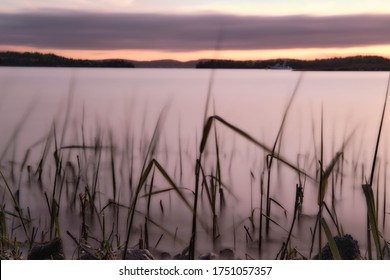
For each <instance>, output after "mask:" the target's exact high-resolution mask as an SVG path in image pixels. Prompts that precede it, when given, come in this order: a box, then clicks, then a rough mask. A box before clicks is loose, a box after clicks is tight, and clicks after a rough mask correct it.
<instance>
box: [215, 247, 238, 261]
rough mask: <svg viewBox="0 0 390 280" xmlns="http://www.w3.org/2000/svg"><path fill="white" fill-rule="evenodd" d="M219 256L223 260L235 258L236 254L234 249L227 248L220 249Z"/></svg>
mask: <svg viewBox="0 0 390 280" xmlns="http://www.w3.org/2000/svg"><path fill="white" fill-rule="evenodd" d="M219 258H220V259H221V260H234V259H235V254H234V251H233V250H232V249H229V248H226V249H223V250H221V251H219Z"/></svg>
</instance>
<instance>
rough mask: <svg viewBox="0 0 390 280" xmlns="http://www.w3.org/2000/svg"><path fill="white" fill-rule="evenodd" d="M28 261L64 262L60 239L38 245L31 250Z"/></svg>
mask: <svg viewBox="0 0 390 280" xmlns="http://www.w3.org/2000/svg"><path fill="white" fill-rule="evenodd" d="M27 259H28V260H64V259H65V257H64V250H63V247H62V241H61V239H60V238H55V239H53V240H51V241H48V242H44V243H39V244H36V245H34V246H33V247H32V248H31V251H30V253H29V254H28V256H27Z"/></svg>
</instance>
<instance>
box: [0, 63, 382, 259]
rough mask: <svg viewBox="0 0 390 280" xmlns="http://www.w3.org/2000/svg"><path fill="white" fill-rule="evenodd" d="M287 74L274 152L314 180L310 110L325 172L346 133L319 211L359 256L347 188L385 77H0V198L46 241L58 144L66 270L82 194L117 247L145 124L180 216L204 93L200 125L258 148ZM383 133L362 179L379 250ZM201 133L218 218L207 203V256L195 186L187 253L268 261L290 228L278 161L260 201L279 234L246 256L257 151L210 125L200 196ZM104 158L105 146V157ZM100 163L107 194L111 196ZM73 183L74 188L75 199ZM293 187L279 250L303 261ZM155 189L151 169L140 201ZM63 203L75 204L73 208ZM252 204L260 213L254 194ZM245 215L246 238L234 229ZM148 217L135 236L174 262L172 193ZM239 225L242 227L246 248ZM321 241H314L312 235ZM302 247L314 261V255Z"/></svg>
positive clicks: (311, 187) (360, 162)
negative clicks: (368, 188)
mask: <svg viewBox="0 0 390 280" xmlns="http://www.w3.org/2000/svg"><path fill="white" fill-rule="evenodd" d="M300 76H302V77H301V82H300V84H299V86H298V89H297V92H296V96H295V98H294V99H293V102H292V104H291V107H290V110H289V111H288V114H287V118H286V122H285V125H284V128H283V131H282V136H281V138H280V142H279V143H278V145H277V147H278V153H279V155H280V156H281V157H283V158H284V159H286V160H287V161H289V162H290V163H292V164H294V165H295V166H297V167H299V168H300V169H302V170H304V171H305V172H306V174H308V175H309V176H311V177H312V178H314V179H315V178H317V174H318V173H317V170H318V168H319V163H318V161H319V157H320V156H319V155H320V151H321V111H322V112H323V144H324V148H323V150H324V165H325V166H327V165H328V164H329V163H330V162H331V160H332V158H333V157H334V155H335V154H336V152H337V151H339V150H340V149H341V147H342V145H343V143H345V142H346V139H348V138H349V136H350V135H352V136H351V137H350V140H349V141H348V143H347V145H346V147H345V149H344V157H343V159H342V160H340V162H339V163H338V164H337V165H336V167H335V170H337V171H335V172H333V173H332V175H331V177H330V179H329V182H328V189H327V193H326V196H325V201H326V203H327V205H328V206H329V207H330V208H331V206H332V193H333V194H334V200H333V202H334V207H335V209H336V214H337V217H338V221H339V223H340V224H341V225H342V228H343V230H344V233H349V234H352V235H353V236H354V237H355V238H356V239H357V240H358V241H359V244H360V245H361V251H362V254H363V255H364V254H365V253H366V206H365V198H364V196H363V192H362V189H361V184H362V182H364V181H365V180H369V177H370V171H371V164H372V158H373V153H374V149H375V141H376V136H377V131H378V127H379V122H380V115H381V110H382V107H383V102H384V98H385V93H386V86H387V81H388V76H389V73H385V72H376V73H373V72H372V73H371V72H364V73H363V72H342V73H341V72H306V73H300V72H294V71H260V70H217V71H215V72H214V73H212V71H211V70H196V69H186V70H181V69H180V70H179V69H174V70H171V69H158V70H157V69H61V68H59V69H52V68H0V131H1V136H0V153H1V158H0V160H1V162H0V164H1V165H0V167H1V171H2V172H3V173H4V175H5V176H6V178H7V181H8V182H9V184H10V185H11V187H12V189H13V190H14V191H16V190H19V199H20V206H21V207H22V208H23V209H25V211H27V208H29V211H30V213H31V217H32V219H33V222H32V223H33V226H35V227H36V228H38V232H39V234H38V236H39V237H40V236H41V235H43V236H44V237H45V238H46V239H48V238H49V233H48V232H49V224H50V218H49V217H50V216H49V213H48V208H47V204H46V200H45V196H44V193H45V192H46V193H47V194H49V196H50V195H51V194H52V190H53V186H54V181H55V180H54V178H55V172H56V165H55V160H54V157H53V153H54V149H55V143H56V144H57V147H67V146H68V147H69V146H72V148H70V149H63V150H61V151H62V152H61V156H62V160H63V164H64V165H66V167H64V168H63V169H62V174H63V178H64V180H63V183H62V186H63V190H62V195H61V197H60V198H58V199H59V200H60V215H59V219H60V229H61V236H62V238H63V240H64V243H65V245H66V248H67V249H66V254H67V258H72V256H73V255H72V254H73V251H74V250H73V247H72V246H73V243H72V241H71V240H70V238H69V237H68V236H67V235H66V234H65V232H66V230H69V231H70V232H71V233H73V235H75V236H79V235H80V227H81V215H80V199H79V197H80V194H81V195H82V194H85V188H86V187H88V188H90V189H93V188H96V191H97V193H98V196H97V198H96V200H95V205H96V209H97V211H98V212H99V213H98V215H101V217H103V216H104V220H105V223H106V225H105V226H106V233H105V234H106V236H108V235H109V234H110V233H113V235H118V236H121V240H120V242H119V243H120V244H122V243H123V242H124V239H125V235H126V234H125V233H126V217H127V208H126V207H128V206H129V205H130V201H131V199H132V197H133V196H132V190H131V187H130V186H133V188H134V186H136V185H137V183H138V181H139V178H140V172H141V169H142V165H143V163H144V160H145V155H146V151H147V148H148V145H149V143H150V141H151V139H152V136H153V132H154V130H155V127H156V123H157V121H158V120H159V118H160V122H161V123H160V124H161V125H160V129H161V130H160V134H159V135H158V142H157V146H156V150H155V152H154V154H153V158H155V159H156V160H157V161H158V162H159V163H160V164H161V165H162V166H163V168H164V169H165V170H166V172H167V173H168V175H169V176H170V177H171V178H172V179H173V181H174V182H175V183H176V185H177V186H179V187H180V190H181V192H182V193H183V194H184V197H185V198H186V199H187V200H188V201H189V202H190V204H191V205H192V204H193V199H194V195H193V190H194V186H195V162H196V157H197V154H198V153H199V143H200V140H201V137H202V130H203V118H204V113H205V106H206V99H207V92H208V91H209V89H210V93H211V95H210V102H209V106H208V109H207V115H208V116H210V115H218V116H220V117H222V118H223V119H225V120H226V121H228V122H229V123H231V124H233V125H235V126H237V127H239V128H240V129H242V130H243V131H245V132H246V133H248V134H250V135H251V136H252V137H254V138H255V139H257V140H258V141H259V142H261V143H263V144H265V145H266V146H268V147H272V146H273V144H274V141H275V138H276V136H277V133H278V130H279V127H280V124H281V122H282V118H283V114H284V112H285V110H286V107H287V104H288V101H289V99H290V97H291V95H292V93H293V91H294V88H295V86H296V85H297V82H298V80H299V78H300ZM211 77H213V78H212V79H211ZM389 127H390V117H389V114H386V117H385V122H384V130H383V134H382V138H381V145H380V149H379V156H378V159H379V160H378V165H377V172H376V174H377V175H378V174H379V177H376V178H379V180H378V179H375V180H374V192H375V194H376V193H378V194H379V196H378V202H379V228H380V230H381V231H382V233H383V234H384V237H385V238H386V239H389V238H390V228H389V227H390V226H389V222H387V221H386V220H385V221H383V215H385V216H388V214H387V213H386V214H384V212H389V209H390V202H389V201H390V198H389V197H387V199H385V197H386V195H387V196H388V193H389V191H387V193H386V192H385V186H386V185H389V183H390V182H387V180H388V178H387V168H388V164H387V163H388V159H389V147H388V143H389V140H390V139H389V136H390V135H389ZM54 135H56V137H55V139H54V137H53V136H54ZM215 135H217V143H218V148H219V151H218V156H219V159H220V172H221V180H222V182H223V193H224V197H225V199H226V201H225V207H224V208H223V207H221V205H220V203H219V199H220V197H219V194H218V192H217V200H216V201H217V202H216V207H215V209H216V215H217V217H218V218H217V234H216V235H217V236H218V238H217V239H216V242H214V243H215V244H214V245H213V242H212V221H213V218H212V207H211V206H210V203H209V200H208V198H207V191H206V190H205V186H203V187H202V190H201V193H200V202H199V222H198V235H197V254H201V253H204V252H208V251H218V250H219V249H220V248H227V247H229V248H235V249H236V252H237V254H238V255H239V256H241V257H242V258H245V253H248V254H249V255H251V256H253V257H254V258H259V257H260V258H275V256H276V254H277V252H278V251H279V250H280V248H281V244H282V242H284V241H285V240H286V238H287V233H286V232H285V231H284V230H283V229H282V228H284V229H287V230H288V229H289V228H290V226H291V222H292V217H293V213H294V200H295V186H296V184H298V183H299V176H298V174H297V172H296V171H293V170H291V169H290V168H289V167H287V166H286V165H284V164H283V163H280V162H278V161H275V162H274V164H273V166H272V172H271V192H270V196H271V198H273V199H274V200H276V201H277V202H278V203H279V204H281V205H282V206H283V207H284V208H285V210H283V209H282V208H281V207H279V206H278V205H277V204H276V203H274V204H272V210H271V217H272V219H273V220H274V221H276V222H277V223H278V224H279V225H275V224H271V229H270V235H269V236H268V237H266V236H265V233H263V238H262V242H263V249H262V253H261V255H260V256H259V255H258V253H257V249H256V247H257V246H258V245H257V244H258V236H259V234H258V230H259V213H260V211H259V207H260V197H261V195H260V185H261V178H263V179H264V182H265V183H264V184H265V185H266V181H267V179H268V177H267V167H266V164H265V161H266V160H265V158H266V155H267V154H268V152H265V151H264V150H262V149H261V148H259V147H257V146H255V145H253V144H252V143H249V142H248V141H247V140H246V139H244V138H243V137H241V136H240V135H238V134H237V133H235V132H233V131H232V130H231V129H229V128H227V127H226V126H224V125H223V124H221V123H217V124H216V126H215V130H214V128H213V129H212V132H211V134H210V138H209V141H208V144H207V147H206V152H205V155H204V156H203V162H202V163H203V168H204V172H205V176H206V178H207V180H208V183H209V184H210V180H211V181H212V176H215V175H216V170H217V151H216V144H215V143H216V141H215ZM48 139H49V140H48ZM96 143H99V145H100V146H102V147H103V149H102V150H101V152H98V151H96V150H94V149H81V148H80V146H82V145H84V146H88V147H93V146H94V145H96ZM45 145H46V146H47V147H48V149H49V150H48V151H49V152H48V153H47V157H46V160H45V165H44V168H43V172H42V176H43V179H42V182H43V183H41V184H39V183H38V182H37V172H36V171H37V170H38V166H39V161H40V159H41V158H42V155H43V154H45V152H44V151H45ZM77 146H78V147H77ZM109 146H114V147H115V148H114V149H110V148H109ZM107 147H108V148H107ZM78 162H79V163H78ZM112 163H114V167H115V168H114V169H115V171H114V173H115V180H116V185H117V190H116V194H115V198H114V197H113V195H114V191H113V172H112ZM78 166H80V167H78ZM71 169H72V170H73V171H74V172H73V171H71ZM72 172H73V173H72ZM77 174H79V176H78V175H77ZM77 177H79V183H78V186H79V187H78V188H76V187H75V186H76V182H75V181H76V180H75V178H77ZM151 177H152V176H150V178H149V179H148V180H147V184H146V189H149V188H150V185H151V183H152V181H151ZM301 183H302V185H303V187H304V200H303V206H302V211H301V215H300V218H299V219H298V221H297V223H296V224H295V227H294V231H293V238H292V240H291V246H292V247H293V248H294V247H296V248H297V249H298V250H299V251H300V252H302V253H303V254H304V255H305V256H307V257H308V256H309V252H310V244H311V230H312V229H313V228H314V226H315V217H316V214H317V211H318V205H317V192H318V182H315V181H314V180H311V179H308V178H304V176H301ZM57 184H58V182H57ZM265 185H264V190H265ZM169 188H170V185H169V184H168V183H167V181H166V180H165V179H164V177H163V176H162V175H161V173H159V172H158V171H157V170H156V171H155V176H154V178H153V192H158V191H159V190H166V189H169ZM377 188H379V189H378V192H377ZM146 193H147V192H146V191H142V192H141V198H140V199H139V203H138V207H137V210H138V211H137V213H136V217H135V218H136V220H135V222H134V230H133V233H132V236H133V238H132V241H131V244H130V245H131V246H135V245H136V244H137V241H138V237H139V236H141V234H144V232H143V230H142V233H141V230H140V228H143V227H144V218H145V216H147V196H146V197H144V195H145V194H146ZM4 194H5V198H4V202H3V204H4V205H5V206H6V209H8V210H10V211H12V203H11V200H10V199H9V195H8V192H7V190H6V189H5V186H4V184H3V181H1V195H2V197H3V196H4ZM57 196H58V193H57ZM112 199H114V200H115V201H117V202H118V203H119V204H121V205H122V206H123V207H120V208H119V209H120V211H119V214H118V215H119V216H118V219H117V216H116V213H117V212H115V211H114V209H113V207H107V208H104V207H105V206H106V204H107V203H108V202H109V201H111V200H112ZM72 201H76V203H75V207H74V208H72ZM263 203H264V205H263V208H264V207H265V194H264V196H263ZM385 203H387V205H386V206H385V208H384V204H385ZM264 211H265V210H264ZM252 213H253V222H254V227H253V226H252V223H251V221H250V219H249V218H248V217H250V216H251V215H252ZM92 216H94V214H92ZM324 216H325V217H326V218H327V220H328V222H329V225H330V226H331V230H332V233H333V235H336V233H337V231H336V229H335V227H334V226H333V225H332V222H331V221H330V219H328V218H329V215H327V214H324ZM149 218H150V219H151V220H152V221H153V222H154V223H152V224H149V230H148V232H149V234H150V238H149V239H150V240H149V244H150V247H151V248H153V247H154V246H155V245H156V244H157V243H158V240H159V238H160V237H161V236H163V237H162V239H161V242H160V243H159V244H158V246H157V248H156V249H158V250H162V251H164V250H165V251H168V252H170V253H171V254H175V253H178V252H180V251H181V250H183V249H184V248H185V247H186V246H187V244H188V242H189V239H190V232H191V222H192V213H191V211H190V210H189V209H188V208H187V207H186V205H185V203H184V202H183V201H182V200H181V199H180V198H179V197H178V195H177V194H176V193H175V192H173V191H169V192H161V193H157V194H155V195H153V196H152V198H151V207H150V213H149ZM387 218H389V217H387ZM101 219H102V218H101ZM12 220H13V219H11V217H10V216H9V224H8V226H9V227H10V228H11V227H12V226H16V225H17V224H18V221H17V220H15V219H14V220H13V223H14V225H11V223H12ZM263 222H264V221H263ZM156 224H158V225H159V226H156ZM88 225H89V227H90V228H89V229H90V232H89V233H90V235H91V236H93V237H95V238H97V239H100V240H101V239H102V236H103V233H102V230H101V229H100V227H99V225H98V223H97V219H96V218H93V219H92V220H90V221H89V222H88ZM202 225H203V226H202ZM245 227H246V228H248V229H249V230H248V232H249V233H250V235H251V238H252V239H253V241H251V240H250V237H249V235H248V234H247V232H246V230H245ZM263 227H264V225H263ZM263 230H264V228H263ZM175 233H176V234H175ZM12 234H14V235H16V236H18V237H20V239H21V240H23V238H24V235H23V232H20V228H17V229H16V230H14V231H13V232H12ZM170 234H171V235H172V236H170ZM173 235H176V238H174V237H173ZM323 239H324V240H323V243H325V242H326V241H325V237H323ZM181 241H182V242H181ZM316 243H317V242H316ZM115 244H116V241H115ZM213 246H215V247H214V248H213ZM314 248H315V249H314V252H317V251H316V250H317V249H316V248H317V244H316V245H315V247H314Z"/></svg>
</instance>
